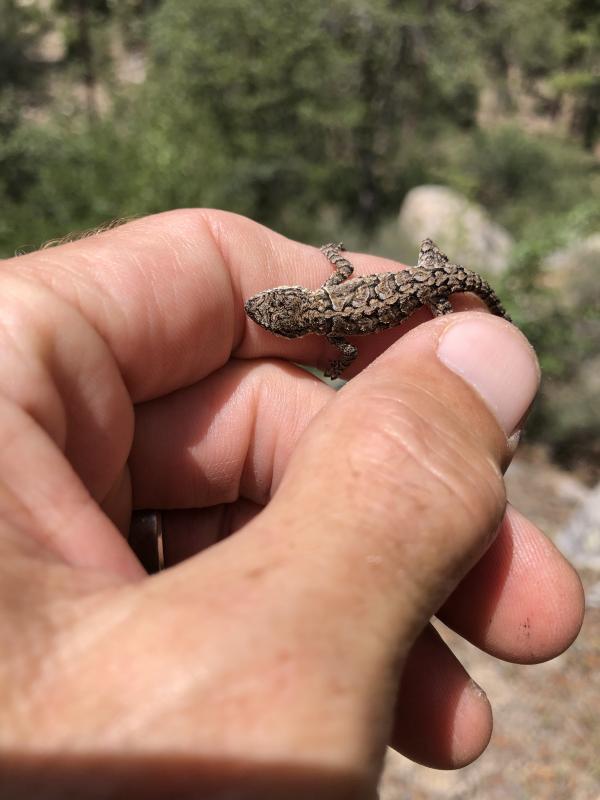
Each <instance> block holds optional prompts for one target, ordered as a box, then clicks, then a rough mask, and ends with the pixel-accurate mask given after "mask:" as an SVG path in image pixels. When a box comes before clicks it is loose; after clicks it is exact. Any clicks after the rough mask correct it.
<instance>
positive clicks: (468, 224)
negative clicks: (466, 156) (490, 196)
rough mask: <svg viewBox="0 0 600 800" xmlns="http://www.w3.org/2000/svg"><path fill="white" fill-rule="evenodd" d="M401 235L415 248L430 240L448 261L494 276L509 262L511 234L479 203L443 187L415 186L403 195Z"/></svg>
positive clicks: (400, 222) (399, 221)
mask: <svg viewBox="0 0 600 800" xmlns="http://www.w3.org/2000/svg"><path fill="white" fill-rule="evenodd" d="M398 223H399V226H400V233H401V235H402V237H403V238H405V239H407V240H408V241H410V242H412V244H413V245H414V246H415V247H417V248H418V246H419V245H420V243H421V241H422V240H423V239H426V238H430V239H433V240H434V241H435V242H436V243H437V244H439V246H440V247H441V249H442V250H443V251H444V252H445V253H446V254H447V255H448V257H449V259H450V261H454V262H457V263H459V264H463V265H464V266H465V267H469V268H470V269H473V270H475V271H476V272H482V273H484V274H485V273H487V274H490V275H498V274H500V273H502V272H503V271H504V270H505V269H506V268H507V267H508V263H509V258H510V253H511V250H512V247H513V244H514V241H513V239H512V237H511V235H510V234H509V233H508V231H506V230H505V229H504V228H502V227H501V226H500V225H497V224H496V223H495V222H492V220H491V219H490V217H489V215H488V213H487V212H486V210H485V209H484V208H483V206H480V205H478V204H477V203H472V202H471V201H470V200H468V199H467V198H466V197H465V196H464V195H462V194H460V193H459V192H456V191H454V189H450V188H448V187H447V186H417V187H415V188H414V189H411V190H410V192H408V193H407V195H406V197H405V198H404V202H403V204H402V208H401V209H400V215H399V218H398Z"/></svg>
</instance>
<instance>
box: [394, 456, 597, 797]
mask: <svg viewBox="0 0 600 800" xmlns="http://www.w3.org/2000/svg"><path fill="white" fill-rule="evenodd" d="M507 483H508V492H509V497H510V499H511V500H512V502H513V503H514V505H515V506H517V507H518V508H519V510H521V511H522V512H523V513H525V514H527V515H528V516H529V517H530V518H531V519H533V520H534V521H535V522H536V523H537V524H538V525H540V527H541V528H542V529H543V530H544V531H545V532H546V533H547V534H548V535H549V536H550V537H551V538H554V536H555V535H556V534H557V532H558V531H559V530H560V529H561V527H562V526H563V525H564V524H565V522H566V520H567V519H568V518H569V516H570V515H571V514H572V513H573V511H574V510H575V509H576V508H577V507H578V505H579V504H580V503H581V501H582V499H583V497H584V496H585V494H586V492H587V487H585V485H584V484H583V483H582V482H580V481H579V480H578V478H577V476H574V475H572V474H569V473H566V472H563V471H562V470H560V469H558V468H557V467H556V466H554V465H552V464H551V463H549V461H548V460H547V459H546V457H545V455H544V453H543V451H539V450H535V449H529V450H525V451H524V454H523V455H522V456H520V457H519V458H518V460H516V461H515V463H514V464H513V465H512V467H511V469H510V470H509V474H508V476H507ZM580 574H581V577H582V580H583V583H584V587H585V589H586V594H587V593H589V596H590V597H592V596H596V595H598V593H599V589H600V574H599V573H598V572H597V571H594V570H591V569H590V570H586V569H584V570H582V571H581V573H580ZM593 605H595V606H598V605H600V604H599V603H597V602H595V603H593ZM443 635H444V638H445V639H446V641H448V642H449V643H450V645H451V646H452V648H453V650H454V652H455V653H456V654H457V656H458V657H459V658H460V659H461V661H462V662H463V664H464V665H465V666H466V668H467V669H468V671H469V672H470V674H471V675H472V677H473V678H474V679H475V680H476V681H477V683H479V684H480V685H481V686H482V687H483V688H484V689H485V691H486V693H487V695H488V697H489V699H490V702H491V704H492V708H493V711H494V733H493V736H492V740H491V742H490V745H489V747H488V749H487V750H486V751H485V753H484V754H483V755H482V756H481V757H480V758H479V759H478V761H476V762H475V763H474V764H472V765H470V766H469V767H466V768H464V769H462V770H458V771H454V772H443V771H437V770H432V769H428V768H426V767H421V766H419V765H416V764H413V763H412V762H410V761H408V760H407V759H405V758H403V757H402V756H400V755H398V754H397V753H393V752H390V753H389V757H388V764H387V768H386V772H385V775H384V779H383V781H382V785H381V800H442V799H443V800H463V798H465V799H466V798H469V799H470V798H478V799H481V798H483V800H506V798H510V800H563V799H564V800H567V799H568V800H600V608H598V607H595V608H592V607H588V609H587V613H586V618H585V622H584V625H583V628H582V631H581V633H580V635H579V637H578V639H577V641H576V642H575V643H574V645H573V646H572V647H571V648H570V649H569V650H568V651H567V652H566V653H563V654H562V655H560V656H559V657H558V658H555V659H554V660H552V661H550V662H548V663H546V664H540V665H535V666H518V665H514V664H507V663H504V662H500V661H497V660H495V659H493V658H491V657H489V656H487V655H486V654H485V653H482V652H480V651H479V650H477V649H476V648H475V647H473V646H471V645H469V644H468V643H466V642H464V641H463V640H461V639H460V638H459V637H458V636H456V635H454V634H452V632H450V631H447V632H443Z"/></svg>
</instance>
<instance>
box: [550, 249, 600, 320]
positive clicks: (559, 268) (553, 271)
mask: <svg viewBox="0 0 600 800" xmlns="http://www.w3.org/2000/svg"><path fill="white" fill-rule="evenodd" d="M543 267H544V278H543V280H544V284H545V285H546V286H548V287H550V288H552V289H556V290H558V291H559V292H560V293H561V297H562V299H563V300H564V301H565V303H566V304H567V306H569V307H587V306H591V307H595V308H598V307H599V306H600V281H599V280H598V275H599V274H600V233H595V234H592V236H588V237H586V238H585V239H582V240H581V241H579V242H575V243H573V244H571V245H569V246H568V247H565V248H564V249H562V250H557V251H556V252H555V253H552V254H551V255H549V256H548V257H547V258H546V259H544V262H543Z"/></svg>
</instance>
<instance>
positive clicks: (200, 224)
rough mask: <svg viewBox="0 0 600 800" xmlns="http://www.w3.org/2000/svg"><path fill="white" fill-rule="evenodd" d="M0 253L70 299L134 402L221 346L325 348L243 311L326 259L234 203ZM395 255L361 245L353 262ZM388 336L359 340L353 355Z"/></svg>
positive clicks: (184, 380) (324, 265) (221, 356)
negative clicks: (364, 343)
mask: <svg viewBox="0 0 600 800" xmlns="http://www.w3.org/2000/svg"><path fill="white" fill-rule="evenodd" d="M6 263H7V264H10V268H11V269H12V270H14V271H16V272H19V273H21V274H25V275H28V276H30V277H33V278H35V279H36V280H41V281H43V282H44V283H45V284H46V285H48V286H49V287H50V288H51V289H52V290H53V291H54V292H56V293H57V294H59V295H60V296H61V297H63V298H64V299H66V300H68V301H69V302H70V303H71V304H73V305H75V306H76V307H77V308H79V310H80V311H81V312H82V313H83V315H84V316H85V317H86V318H87V319H88V320H89V321H90V322H91V324H92V325H93V326H94V327H95V328H96V330H97V331H98V332H99V333H100V335H101V336H102V337H103V339H104V340H105V341H106V342H107V343H108V345H109V347H110V349H111V350H112V352H113V353H114V355H115V358H116V360H117V362H118V365H119V368H120V371H121V374H122V375H123V377H124V379H125V382H126V384H127V387H128V389H129V392H130V394H131V396H132V398H133V400H134V401H135V402H138V401H141V400H146V399H149V398H152V397H156V396H159V395H162V394H165V393H167V392H170V391H173V390H174V389H176V388H179V387H181V386H186V385H189V384H191V383H194V382H195V381H197V380H199V379H200V378H202V377H204V376H205V375H207V374H209V373H210V372H212V371H214V370H215V369H217V368H219V367H220V366H222V365H223V364H224V363H226V362H227V360H228V359H229V358H230V356H231V355H232V354H233V355H236V356H237V357H241V358H256V357H263V356H280V357H285V358H287V359H290V360H293V361H301V362H306V363H311V364H314V363H316V362H317V363H318V362H321V363H322V362H324V361H325V360H326V351H327V350H328V348H329V345H328V344H327V343H326V342H325V340H324V339H322V337H315V336H309V337H306V338H303V339H298V340H293V341H290V340H287V339H281V338H279V337H276V336H274V335H272V334H270V333H268V332H266V331H263V330H261V329H260V328H258V326H256V325H255V324H254V323H252V322H250V321H249V320H248V318H247V317H246V315H245V313H244V300H245V299H247V298H248V297H250V296H251V295H252V294H254V293H255V292H257V291H259V290H261V289H267V288H271V287H273V286H277V285H281V284H291V285H293V284H301V285H305V286H307V287H309V288H313V287H315V288H316V287H317V286H319V285H320V284H321V283H323V281H324V280H325V278H326V277H327V276H328V275H329V274H330V272H331V265H330V264H329V262H328V261H327V260H326V259H325V258H324V256H323V255H322V254H321V253H320V252H319V251H318V250H317V249H316V248H314V247H310V246H308V245H304V244H300V243H298V242H294V241H292V240H290V239H287V238H285V237H284V236H281V235H280V234H277V233H275V232H274V231H271V230H269V229H268V228H265V227H263V226H262V225H259V224H257V223H255V222H252V221H251V220H249V219H246V218H245V217H241V216H238V215H236V214H232V213H228V212H223V211H215V210H209V209H189V210H178V211H170V212H166V213H162V214H157V215H154V216H150V217H145V218H143V219H139V220H135V221H133V222H129V223H127V224H125V225H123V226H121V227H119V228H116V229H113V230H110V231H106V232H104V233H99V234H96V235H94V236H91V237H88V238H85V239H81V240H78V241H75V242H71V243H69V244H65V245H60V246H58V247H54V248H49V249H45V250H40V251H38V252H35V253H30V254H28V255H25V256H19V257H17V258H15V259H13V260H12V261H10V262H6ZM394 264H395V262H389V261H387V260H385V259H380V258H375V257H372V256H363V257H360V259H357V264H356V272H357V274H361V273H363V274H364V273H368V272H380V271H382V270H389V269H391V268H392V265H394ZM397 268H398V267H397V264H396V269H397ZM397 335H398V333H397V332H395V333H394V332H392V337H391V338H397ZM369 338H371V339H372V337H369ZM390 340H391V339H390V337H388V339H387V340H379V341H378V342H377V343H376V344H373V343H370V344H369V345H368V347H366V348H365V353H364V354H363V355H367V358H369V357H373V356H374V355H375V354H376V353H377V352H380V351H381V350H383V349H384V348H385V346H386V345H387V344H389V341H390ZM369 354H370V356H369ZM361 361H362V362H363V365H364V361H365V359H364V358H363V359H361Z"/></svg>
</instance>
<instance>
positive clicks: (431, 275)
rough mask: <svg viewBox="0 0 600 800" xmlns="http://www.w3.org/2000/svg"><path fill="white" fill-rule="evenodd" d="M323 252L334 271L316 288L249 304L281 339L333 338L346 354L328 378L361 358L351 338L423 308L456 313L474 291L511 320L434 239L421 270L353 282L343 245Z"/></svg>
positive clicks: (259, 297) (423, 253) (425, 247)
mask: <svg viewBox="0 0 600 800" xmlns="http://www.w3.org/2000/svg"><path fill="white" fill-rule="evenodd" d="M320 249H321V252H322V253H323V255H325V256H326V258H327V259H328V260H329V261H330V262H331V263H332V264H333V267H334V272H333V274H332V275H331V276H330V277H329V278H328V279H327V280H326V281H325V283H324V284H323V285H322V286H321V287H320V288H319V289H316V290H314V291H313V290H310V289H306V288H305V287H303V286H278V287H276V288H274V289H267V290H266V291H262V292H258V294H255V295H254V296H253V297H251V298H250V299H249V300H247V301H246V303H245V305H244V308H245V311H246V314H247V315H248V316H249V317H250V318H251V319H252V320H253V321H254V322H256V323H257V324H258V325H260V326H261V327H263V328H264V329H265V330H267V331H270V332H271V333H274V334H277V335H278V336H284V337H286V338H287V339H295V338H297V337H299V336H306V335H307V334H309V333H316V334H319V335H321V336H325V337H327V340H328V341H329V342H330V344H332V345H334V346H335V347H337V348H338V350H339V351H340V353H341V356H340V357H339V358H337V359H335V360H333V361H331V362H330V363H329V365H328V366H327V369H326V370H325V376H326V377H328V378H331V379H332V380H334V379H336V378H339V377H340V375H341V374H342V372H343V371H344V370H345V369H346V367H348V366H349V365H350V364H351V363H352V362H353V361H354V359H355V358H356V357H357V355H358V347H357V346H356V345H354V344H352V343H350V342H349V341H348V340H347V339H346V336H364V335H367V334H369V333H376V332H377V331H382V330H384V329H386V328H392V327H394V326H395V325H399V324H400V323H401V322H403V321H404V320H405V319H407V318H408V317H409V316H410V315H411V314H412V313H413V312H414V311H415V310H416V309H418V308H420V307H421V306H426V307H427V308H429V310H430V311H431V313H432V314H433V315H434V316H436V317H437V316H441V315H443V314H450V313H451V312H452V311H453V308H452V304H451V303H450V300H449V297H450V295H452V294H455V293H459V292H473V293H474V294H476V295H477V296H478V297H480V298H481V299H482V300H483V301H484V302H485V303H486V305H487V307H488V308H489V310H490V311H491V312H492V314H496V315H497V316H499V317H504V319H506V320H508V321H509V322H510V321H511V319H510V317H509V316H508V314H507V313H506V311H505V310H504V308H503V306H502V304H501V302H500V300H499V299H498V296H497V295H496V293H495V292H494V290H493V289H492V287H491V286H490V285H489V284H488V283H487V281H486V280H485V279H484V278H482V277H481V275H479V274H478V273H476V272H473V271H471V270H469V269H467V268H466V267H463V266H461V265H460V264H453V263H451V262H450V261H449V260H448V256H446V255H445V254H444V253H442V251H441V250H440V249H439V247H438V246H437V245H436V244H435V242H433V241H432V240H431V239H425V240H424V241H423V243H422V244H421V248H420V250H419V257H418V261H417V265H416V266H415V267H406V268H405V269H401V270H398V271H397V272H380V273H376V274H374V275H364V276H362V277H360V278H353V279H352V280H349V278H350V277H351V275H352V273H353V272H354V267H353V266H352V264H351V263H350V261H348V259H347V258H346V257H345V256H343V255H342V251H344V250H345V248H344V245H343V243H342V242H339V243H338V244H335V243H333V242H330V243H329V244H324V245H323V246H322V247H321V248H320Z"/></svg>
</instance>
